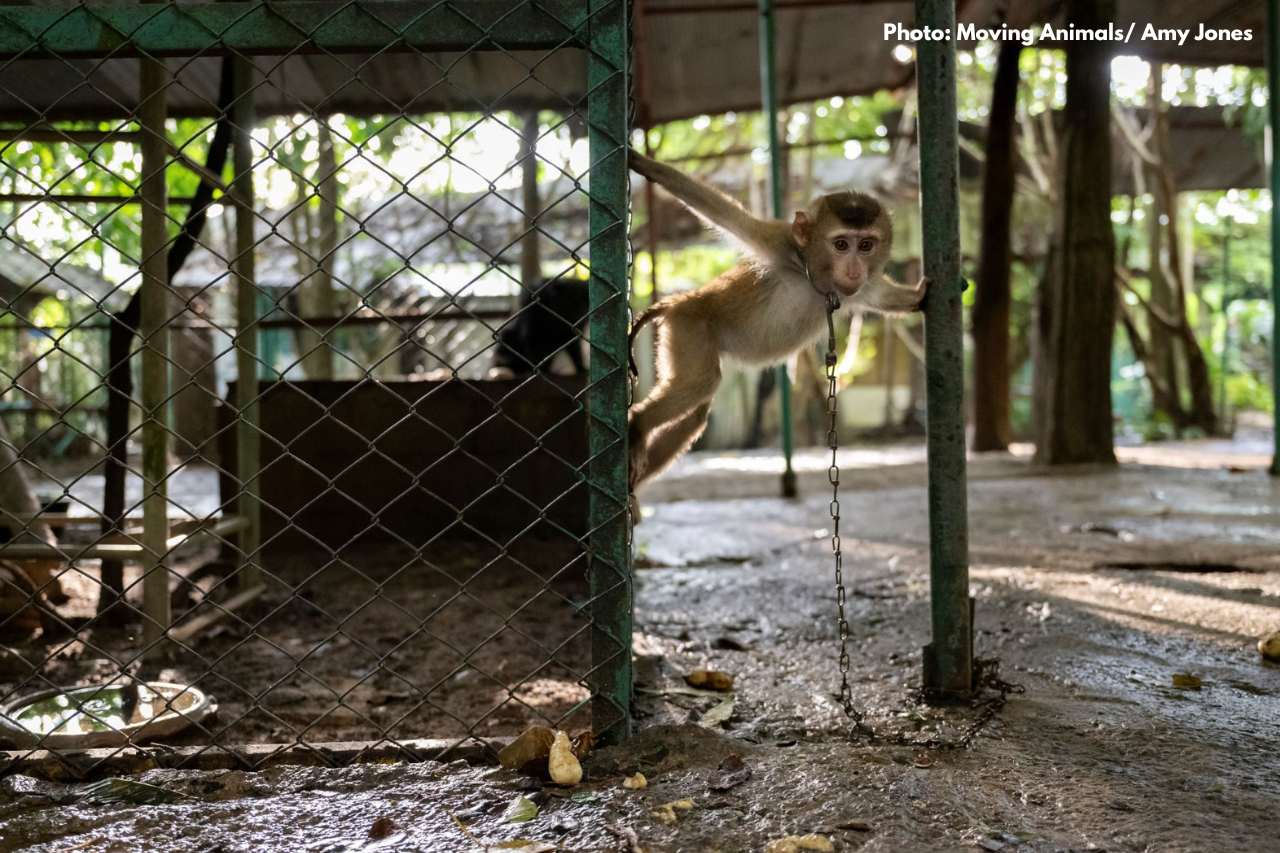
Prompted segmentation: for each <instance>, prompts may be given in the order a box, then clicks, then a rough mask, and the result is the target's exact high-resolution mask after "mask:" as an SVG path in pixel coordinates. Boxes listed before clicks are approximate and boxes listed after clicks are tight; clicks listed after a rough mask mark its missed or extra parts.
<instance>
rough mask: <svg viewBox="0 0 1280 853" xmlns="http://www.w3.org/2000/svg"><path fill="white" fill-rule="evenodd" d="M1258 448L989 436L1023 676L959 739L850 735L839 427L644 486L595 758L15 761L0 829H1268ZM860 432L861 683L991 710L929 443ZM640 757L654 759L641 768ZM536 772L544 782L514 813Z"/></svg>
mask: <svg viewBox="0 0 1280 853" xmlns="http://www.w3.org/2000/svg"><path fill="white" fill-rule="evenodd" d="M1255 450H1256V448H1251V447H1248V446H1245V447H1241V446H1233V445H1224V444H1222V443H1198V444H1197V443H1188V444H1181V445H1172V444H1171V445H1161V446H1158V447H1155V448H1129V449H1127V450H1122V451H1121V456H1122V458H1123V459H1125V460H1126V464H1124V465H1122V466H1121V467H1119V468H1117V469H1111V470H1106V469H1092V468H1085V469H1071V470H1067V471H1055V472H1054V474H1053V476H1048V475H1047V474H1046V473H1045V472H1044V471H1042V470H1037V469H1036V468H1034V467H1032V466H1031V465H1030V464H1029V463H1028V462H1027V461H1026V459H1025V458H1021V457H1019V456H1018V455H1016V454H1015V455H1014V456H984V457H979V458H976V459H974V460H973V461H972V463H971V479H972V482H971V487H970V514H971V525H970V527H971V534H970V538H971V550H972V562H973V572H972V576H973V589H974V592H975V595H976V597H977V647H978V653H979V655H981V656H997V657H998V658H999V659H1000V662H1001V667H1002V669H1001V672H1002V674H1003V675H1004V677H1006V678H1007V679H1010V680H1011V681H1014V682H1017V683H1018V684H1020V685H1021V686H1022V687H1023V688H1025V691H1026V692H1025V693H1024V694H1022V695H1014V696H1012V697H1011V698H1010V699H1009V702H1008V705H1007V706H1006V707H1005V708H1004V710H1003V711H1002V712H1001V713H1000V715H999V716H998V717H997V718H996V719H995V720H994V721H993V722H991V723H990V724H989V725H988V726H987V728H986V729H985V730H984V731H983V732H982V733H981V735H980V736H979V737H978V738H977V740H976V741H975V742H974V744H973V746H972V748H971V749H969V750H966V751H943V750H922V749H916V748H912V747H906V746H884V745H875V744H869V743H867V742H866V741H865V740H860V739H857V738H851V736H850V732H849V726H848V725H847V723H846V721H845V720H844V718H843V715H842V713H841V711H840V709H839V708H838V706H837V704H836V703H835V702H834V701H833V698H832V694H833V691H834V689H835V687H836V685H837V683H838V673H837V669H836V654H837V647H836V639H837V634H836V625H835V620H834V612H833V611H834V607H833V592H832V565H831V559H830V554H829V552H828V550H827V549H828V547H829V546H828V542H827V539H826V530H827V525H828V522H827V518H826V513H827V502H828V498H829V492H828V488H827V487H825V478H826V463H825V460H824V458H823V456H822V454H821V453H819V452H816V451H815V452H806V453H802V454H800V456H799V457H798V459H797V467H798V469H799V471H800V481H801V482H800V485H801V493H802V496H803V497H802V498H801V499H800V500H798V501H784V500H781V499H778V498H776V497H775V496H774V495H775V492H776V489H777V483H778V480H777V471H776V460H775V459H773V458H771V457H769V456H765V455H756V454H736V455H724V454H720V455H708V454H696V455H693V456H691V457H688V458H687V459H686V460H683V461H682V462H681V464H680V465H678V466H677V467H676V468H675V469H673V470H672V471H671V472H669V474H668V475H667V476H665V477H663V478H662V479H660V480H658V481H657V482H656V483H654V484H653V486H652V487H651V488H650V489H649V490H648V491H647V492H646V493H643V494H642V495H641V501H642V504H643V506H644V520H643V521H642V523H641V524H640V525H639V526H638V527H637V528H636V540H637V566H638V567H639V568H638V571H637V574H638V587H637V604H636V655H637V686H638V689H639V693H638V703H637V705H638V707H637V711H638V714H639V719H638V721H637V722H638V725H639V726H640V734H639V735H638V736H637V737H636V738H634V739H632V740H631V741H630V742H629V743H628V744H627V745H626V746H625V747H621V748H614V749H608V750H598V751H597V752H596V753H595V754H594V755H593V756H592V757H591V759H590V761H589V762H588V774H589V775H588V780H587V781H586V782H585V783H583V784H582V785H580V786H578V787H577V788H575V789H572V790H568V791H566V790H559V789H555V788H553V787H551V786H546V787H544V786H542V785H541V784H539V783H538V782H537V781H536V780H532V779H528V778H525V777H520V776H517V775H514V774H513V773H511V772H510V771H506V770H502V769H497V768H489V767H473V766H470V765H466V764H463V763H460V762H459V763H454V764H448V765H446V764H439V763H424V764H376V765H365V766H358V767H351V768H346V769H340V770H331V769H321V768H272V769H269V770H265V771H263V772H260V773H249V772H241V771H221V772H192V771H165V770H156V771H151V772H150V773H148V774H146V775H144V776H143V777H141V778H142V780H143V781H146V782H149V783H152V784H155V785H157V786H159V787H160V788H161V789H162V790H161V791H160V792H159V793H158V794H157V796H159V797H162V798H163V799H167V800H168V802H164V803H161V804H150V805H128V804H121V803H120V802H110V801H109V800H110V799H111V798H110V797H109V796H105V795H103V794H102V793H101V792H100V791H97V792H95V791H93V790H90V791H89V792H88V793H86V789H85V788H84V786H74V785H73V786H61V785H52V784H50V783H44V782H39V781H36V780H34V779H31V778H29V777H23V776H10V777H8V778H7V779H5V780H3V781H0V849H5V850H13V849H27V848H28V847H29V848H30V849H36V850H88V851H99V850H101V851H107V850H144V849H145V850H207V851H213V850H225V851H232V850H235V851H239V850H318V851H319V850H323V851H338V850H373V849H381V850H430V851H453V850H458V851H464V850H482V849H486V847H488V848H490V849H525V850H539V849H543V850H550V849H559V850H572V851H577V850H624V851H636V850H645V851H685V850H688V851H703V850H721V851H757V850H764V849H765V846H766V844H767V843H768V842H769V841H771V840H774V839H778V838H781V837H783V836H789V835H805V834H809V833H816V834H819V835H821V836H823V837H824V838H826V839H829V841H830V842H831V843H832V845H833V847H834V849H837V850H864V851H916V850H923V851H928V850H966V849H968V850H1000V851H1051V850H1114V851H1200V850H1214V851H1217V850H1242V851H1254V850H1257V851H1267V850H1274V849H1276V846H1275V845H1276V841H1275V839H1276V837H1277V835H1280V749H1277V748H1276V744H1277V736H1278V735H1280V667H1277V666H1273V665H1269V664H1265V663H1264V662H1263V661H1262V660H1261V658H1260V656H1259V654H1258V652H1257V650H1256V647H1255V644H1256V642H1257V640H1258V638H1259V637H1260V636H1262V635H1263V634H1264V633H1267V632H1270V631H1274V630H1278V629H1280V481H1277V480H1276V479H1273V478H1269V477H1268V476H1267V475H1266V474H1265V472H1264V471H1263V470H1262V466H1263V464H1264V463H1265V461H1266V459H1265V454H1263V453H1260V452H1255ZM1154 463H1158V464H1154ZM842 464H843V466H844V468H845V475H844V478H843V482H844V483H845V486H844V489H843V493H842V496H841V506H842V510H843V519H844V521H843V522H842V529H843V530H844V532H845V537H844V548H845V575H846V578H847V579H848V583H849V586H850V594H849V600H848V614H849V620H850V628H851V635H850V651H851V668H850V681H851V684H852V690H853V696H854V698H855V700H856V701H857V702H858V704H859V705H860V706H861V707H862V708H864V709H865V711H866V713H867V715H868V719H869V721H870V722H871V723H872V724H873V725H874V726H875V727H876V728H877V729H878V730H880V731H882V732H893V733H897V734H900V735H903V736H909V737H921V738H927V737H932V736H935V735H936V736H940V737H942V738H950V737H954V736H955V735H956V733H958V732H959V731H961V730H962V729H963V728H964V726H965V724H966V722H967V721H968V720H970V719H972V712H971V711H968V710H965V709H944V710H934V709H929V708H927V707H922V706H918V705H916V704H915V703H914V701H913V699H912V690H913V688H914V687H915V686H916V685H917V684H918V681H919V675H920V668H921V663H920V658H921V654H920V647H921V646H922V645H923V644H924V643H925V642H926V641H927V637H928V630H929V602H928V553H927V537H926V520H925V512H926V498H925V491H924V480H925V470H924V466H923V464H922V463H921V456H920V451H919V449H918V448H915V447H906V446H904V447H889V448H871V449H867V448H863V449H862V450H851V451H849V452H847V453H844V454H842ZM700 667H705V668H713V669H718V670H723V671H726V672H729V673H732V674H733V675H734V676H735V677H736V682H735V685H734V689H733V693H732V698H733V705H732V709H731V714H730V715H729V718H728V720H727V722H723V723H716V722H715V721H714V719H713V718H714V717H715V716H716V713H720V714H721V715H723V714H724V713H727V712H728V711H729V709H728V707H727V705H726V703H725V699H724V697H722V696H705V695H689V692H688V691H687V689H685V688H684V682H683V680H682V676H683V675H684V674H685V673H687V672H689V671H690V670H692V669H696V668H700ZM1175 675H1179V676H1186V675H1190V676H1194V677H1195V679H1198V685H1199V689H1189V688H1186V687H1182V688H1179V687H1175V686H1174V676H1175ZM1186 681H1187V680H1186V679H1180V683H1186ZM712 709H717V711H714V712H713V714H712V717H711V718H704V715H705V714H706V712H707V711H709V710H712ZM734 756H737V757H738V758H740V759H741V762H740V764H741V765H742V766H743V767H745V769H738V768H739V762H737V760H736V759H735V758H734ZM722 765H723V767H722ZM635 771H641V772H643V773H644V774H645V775H646V777H647V779H648V787H647V788H646V789H644V790H638V791H632V790H625V789H623V788H622V786H621V784H620V783H621V780H622V778H623V777H624V775H626V774H630V773H633V772H635ZM520 797H524V798H526V799H528V800H530V801H531V802H532V803H533V804H534V805H535V806H536V807H537V808H538V814H537V816H536V817H534V818H533V819H531V820H528V821H524V822H513V821H511V820H510V819H509V818H508V817H507V816H506V815H507V810H508V807H509V806H510V804H511V803H512V801H513V800H516V799H517V798H520ZM104 799H106V800H108V801H107V802H103V800H104ZM681 800H689V801H691V806H690V807H689V808H687V809H686V808H680V807H676V808H673V809H669V810H663V809H661V808H660V807H661V806H662V805H663V804H667V803H671V802H674V801H681ZM682 805H684V804H682ZM514 840H528V841H530V842H536V843H531V844H528V845H524V846H523V847H517V846H512V845H511V844H510V842H512V841H514ZM502 842H508V846H507V847H498V845H499V844H501V843H502ZM540 845H541V846H540ZM551 845H554V847H553V846H551Z"/></svg>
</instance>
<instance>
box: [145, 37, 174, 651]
mask: <svg viewBox="0 0 1280 853" xmlns="http://www.w3.org/2000/svg"><path fill="white" fill-rule="evenodd" d="M141 65H142V69H141V88H140V91H139V93H138V122H139V124H140V125H141V126H142V146H141V148H142V178H141V184H140V188H139V189H140V192H139V195H140V197H141V198H142V264H141V273H142V283H141V284H140V285H139V287H141V289H142V292H141V294H140V296H139V300H138V303H139V309H140V312H141V313H140V315H139V316H140V319H139V324H138V325H139V330H138V333H139V336H140V337H141V339H142V417H143V421H142V484H143V498H142V546H143V554H142V564H143V575H142V601H143V611H144V613H145V616H146V618H145V619H143V623H142V639H143V655H144V656H145V657H147V658H155V657H158V656H163V655H164V653H165V648H164V642H163V641H164V639H165V636H166V635H167V633H168V631H169V626H170V622H171V614H170V610H169V569H168V566H167V564H166V557H167V556H168V546H167V544H166V543H167V541H168V539H169V509H168V504H169V501H168V495H167V488H166V480H167V478H168V474H169V470H168V469H169V433H168V429H167V417H166V410H167V409H168V403H169V327H168V324H167V323H166V322H165V321H166V320H167V319H168V316H167V315H168V313H169V312H168V306H169V298H168V295H169V281H168V279H169V273H168V257H167V253H166V252H165V244H166V243H167V242H168V237H167V235H166V233H165V205H166V198H165V194H166V193H167V188H166V186H165V161H166V159H167V156H168V155H167V153H166V152H167V146H166V145H165V119H166V117H167V111H166V105H165V77H166V75H167V72H166V70H165V67H164V63H163V61H161V60H155V59H146V58H144V59H142V60H141Z"/></svg>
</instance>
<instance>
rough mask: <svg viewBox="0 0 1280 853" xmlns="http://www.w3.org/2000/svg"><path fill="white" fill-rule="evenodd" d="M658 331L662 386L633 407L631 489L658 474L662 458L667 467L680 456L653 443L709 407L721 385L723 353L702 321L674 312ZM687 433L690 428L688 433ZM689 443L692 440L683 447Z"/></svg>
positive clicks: (657, 386)
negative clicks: (657, 450) (683, 316)
mask: <svg viewBox="0 0 1280 853" xmlns="http://www.w3.org/2000/svg"><path fill="white" fill-rule="evenodd" d="M659 332H660V336H659V346H658V352H659V357H658V376H659V381H658V384H657V385H656V386H654V388H653V390H652V391H650V392H649V396H647V397H645V398H644V400H643V401H642V402H641V403H639V404H637V405H636V406H634V407H633V408H632V409H631V419H630V427H629V429H628V441H629V442H630V445H631V448H630V458H631V476H630V483H631V487H632V489H634V488H635V487H636V486H637V485H639V484H640V483H641V482H642V481H644V480H646V479H649V478H650V477H651V476H653V475H654V474H656V473H657V472H658V470H659V469H658V468H657V467H655V466H654V464H653V463H654V461H656V460H657V459H658V457H659V456H661V457H662V459H663V460H664V462H663V464H664V465H665V464H668V463H669V462H670V461H671V460H672V459H674V458H675V456H676V455H678V453H679V450H675V451H672V450H670V449H669V447H670V445H668V444H664V445H663V448H662V452H661V454H659V453H657V452H656V447H655V445H656V443H657V442H658V441H659V440H660V438H661V435H662V434H663V433H664V432H666V431H668V430H670V429H675V428H676V426H677V422H680V421H683V420H684V419H685V418H686V417H688V416H689V415H690V414H692V413H694V411H695V410H696V409H698V408H699V407H700V406H703V405H708V404H710V402H711V398H712V397H713V396H715V393H716V388H717V387H718V386H719V385H720V355H719V353H718V352H717V351H716V346H715V343H714V342H713V340H712V337H711V335H710V334H709V330H708V329H707V328H706V326H705V324H704V323H700V322H698V321H696V320H686V319H684V318H682V317H679V316H678V315H677V314H676V313H675V312H672V313H671V314H669V315H668V316H667V317H666V318H665V319H664V322H663V324H662V326H660V327H659ZM704 420H705V418H704ZM689 429H690V427H689V426H686V427H685V429H684V432H688V431H689ZM695 438H696V436H695ZM673 440H674V439H673ZM690 443H692V439H689V440H688V441H686V442H685V443H684V447H688V445H689V444H690Z"/></svg>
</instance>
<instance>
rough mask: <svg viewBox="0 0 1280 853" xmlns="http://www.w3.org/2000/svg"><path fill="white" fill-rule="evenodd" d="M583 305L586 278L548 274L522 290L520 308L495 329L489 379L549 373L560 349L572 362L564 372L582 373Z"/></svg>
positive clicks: (580, 374) (584, 371) (585, 295)
mask: <svg viewBox="0 0 1280 853" xmlns="http://www.w3.org/2000/svg"><path fill="white" fill-rule="evenodd" d="M589 308H590V306H589V304H588V299H587V283H586V282H585V281H581V280H579V279H572V278H552V279H547V280H545V281H543V282H541V283H539V284H538V286H537V287H535V288H533V289H532V290H524V291H523V292H522V293H521V294H520V310H519V311H517V312H516V314H515V316H514V317H512V318H511V320H510V321H508V323H507V324H506V325H505V326H503V328H502V329H501V330H500V331H499V332H498V333H497V340H498V343H497V346H496V347H495V348H494V352H493V369H492V370H491V371H490V378H491V379H501V378H508V377H512V376H526V375H528V374H530V373H533V372H535V371H537V372H542V373H551V372H552V369H551V367H552V364H553V363H554V362H555V360H556V356H557V355H559V354H560V353H562V352H563V353H564V354H565V355H567V356H568V357H569V361H570V363H571V364H572V365H573V372H572V374H570V375H572V376H584V375H586V372H587V365H586V361H585V360H584V359H583V356H582V328H583V326H584V325H586V321H587V312H588V310H589Z"/></svg>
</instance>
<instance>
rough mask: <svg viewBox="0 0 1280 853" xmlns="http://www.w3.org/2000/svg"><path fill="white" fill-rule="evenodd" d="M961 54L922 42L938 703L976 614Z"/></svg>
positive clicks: (940, 15) (933, 655) (932, 15)
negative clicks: (964, 302)
mask: <svg viewBox="0 0 1280 853" xmlns="http://www.w3.org/2000/svg"><path fill="white" fill-rule="evenodd" d="M916 24H917V25H918V26H928V27H930V28H933V29H937V30H946V31H948V32H954V31H955V4H954V3H953V2H951V0H916ZM955 71H956V50H955V44H954V43H953V42H952V41H950V40H947V41H922V42H920V43H919V44H917V45H916V80H917V91H918V93H919V95H918V97H919V102H920V108H919V140H920V141H919V149H920V208H921V211H922V212H923V211H927V215H922V216H921V222H922V224H923V225H922V227H923V242H924V247H923V248H924V274H925V277H926V278H928V280H929V296H928V299H927V300H926V302H925V353H926V359H925V387H926V390H927V392H928V401H929V408H928V414H929V418H928V425H927V429H928V461H929V584H930V597H931V601H932V611H933V612H932V624H933V638H932V641H931V642H930V643H929V645H927V646H925V649H924V689H925V693H926V695H928V696H930V697H931V698H933V699H935V700H938V701H954V700H961V699H965V698H967V697H969V696H970V695H972V692H973V610H972V604H971V599H970V597H969V529H968V523H969V515H968V496H967V489H966V481H965V477H966V472H965V432H964V325H963V320H962V317H961V302H960V294H961V292H962V291H963V289H964V282H963V279H962V278H961V275H960V207H959V193H958V189H957V162H958V157H959V152H958V144H957V142H956V139H957V135H958V125H957V123H956V75H955Z"/></svg>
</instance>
